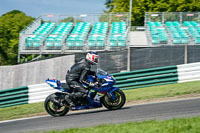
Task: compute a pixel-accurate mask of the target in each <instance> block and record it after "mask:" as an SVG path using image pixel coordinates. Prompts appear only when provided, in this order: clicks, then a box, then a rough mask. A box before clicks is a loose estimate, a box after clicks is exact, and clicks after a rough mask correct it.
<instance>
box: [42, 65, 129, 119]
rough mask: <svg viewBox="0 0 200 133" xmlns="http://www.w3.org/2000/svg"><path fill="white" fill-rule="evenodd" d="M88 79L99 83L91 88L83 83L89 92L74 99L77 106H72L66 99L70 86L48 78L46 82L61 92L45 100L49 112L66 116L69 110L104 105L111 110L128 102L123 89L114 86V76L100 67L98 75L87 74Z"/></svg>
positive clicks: (53, 114) (52, 114)
mask: <svg viewBox="0 0 200 133" xmlns="http://www.w3.org/2000/svg"><path fill="white" fill-rule="evenodd" d="M87 80H88V81H90V82H93V83H94V82H95V83H98V84H97V85H96V86H94V87H93V88H90V87H89V86H88V85H86V84H82V85H83V86H84V87H85V88H86V89H88V90H89V92H88V94H87V96H86V97H84V98H80V99H72V101H73V102H74V104H75V107H73V108H70V107H69V105H68V104H67V102H66V101H65V96H66V95H68V94H69V93H72V92H70V89H69V87H68V86H67V84H66V83H61V82H60V81H59V80H55V79H47V80H46V83H47V84H49V85H50V86H51V87H53V88H54V89H58V90H59V91H61V92H55V93H53V94H50V95H49V96H48V97H47V98H46V99H45V102H44V107H45V110H46V111H47V113H48V114H49V115H51V116H54V117H56V116H64V115H66V114H67V113H68V112H69V110H72V111H74V110H82V109H91V108H100V107H102V106H104V107H106V108H107V109H109V110H116V109H120V108H122V107H123V106H124V104H125V102H126V96H125V94H124V93H123V91H122V90H120V89H119V88H117V87H114V84H115V83H116V81H115V79H114V77H113V76H111V75H110V74H108V73H107V72H105V71H104V70H102V69H100V68H98V69H97V75H96V77H95V76H90V75H88V76H87Z"/></svg>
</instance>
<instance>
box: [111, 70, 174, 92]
mask: <svg viewBox="0 0 200 133" xmlns="http://www.w3.org/2000/svg"><path fill="white" fill-rule="evenodd" d="M112 75H113V76H114V77H115V79H116V81H117V82H116V85H115V86H116V87H119V88H120V89H123V90H126V89H135V88H141V87H148V86H156V85H164V84H171V83H177V81H178V74H177V66H167V67H159V68H151V69H144V70H137V71H131V72H123V73H116V74H112Z"/></svg>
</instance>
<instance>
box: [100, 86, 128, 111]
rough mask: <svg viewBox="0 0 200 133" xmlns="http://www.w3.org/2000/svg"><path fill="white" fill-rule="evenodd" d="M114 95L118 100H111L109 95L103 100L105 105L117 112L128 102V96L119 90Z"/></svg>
mask: <svg viewBox="0 0 200 133" xmlns="http://www.w3.org/2000/svg"><path fill="white" fill-rule="evenodd" d="M113 94H114V95H115V98H116V100H115V101H113V100H112V99H111V98H109V97H108V95H105V96H104V97H103V98H102V103H103V105H104V106H105V107H106V108H107V109H109V110H116V109H120V108H122V107H123V106H124V104H125V102H126V96H125V94H124V92H123V91H121V90H120V89H118V90H116V91H114V92H113Z"/></svg>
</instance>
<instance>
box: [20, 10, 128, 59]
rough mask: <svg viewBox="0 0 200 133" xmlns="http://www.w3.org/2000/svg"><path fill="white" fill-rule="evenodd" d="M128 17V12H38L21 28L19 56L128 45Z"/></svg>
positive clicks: (115, 48)
mask: <svg viewBox="0 0 200 133" xmlns="http://www.w3.org/2000/svg"><path fill="white" fill-rule="evenodd" d="M70 18H73V19H70ZM129 20H130V19H129V15H128V13H115V14H112V13H110V14H104V13H102V14H79V15H73V16H71V15H57V14H44V15H41V16H40V17H39V18H37V19H36V20H35V21H34V22H33V23H32V24H30V25H29V26H27V27H26V28H25V29H24V30H23V31H21V32H20V40H19V58H20V56H21V55H26V54H39V55H42V54H68V53H75V52H76V53H77V52H86V51H88V50H97V51H105V50H108V51H110V50H121V49H126V48H127V47H128V45H129V33H130V26H129Z"/></svg>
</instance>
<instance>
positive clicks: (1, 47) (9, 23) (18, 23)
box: [0, 10, 34, 65]
mask: <svg viewBox="0 0 200 133" xmlns="http://www.w3.org/2000/svg"><path fill="white" fill-rule="evenodd" d="M33 20H34V18H32V17H30V16H26V14H25V13H23V12H21V11H19V10H13V11H11V12H8V13H6V14H3V15H2V16H1V17H0V65H13V64H16V63H17V55H18V44H19V33H20V31H21V30H22V29H24V28H25V27H26V26H27V25H28V24H30V23H31V22H32V21H33Z"/></svg>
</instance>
